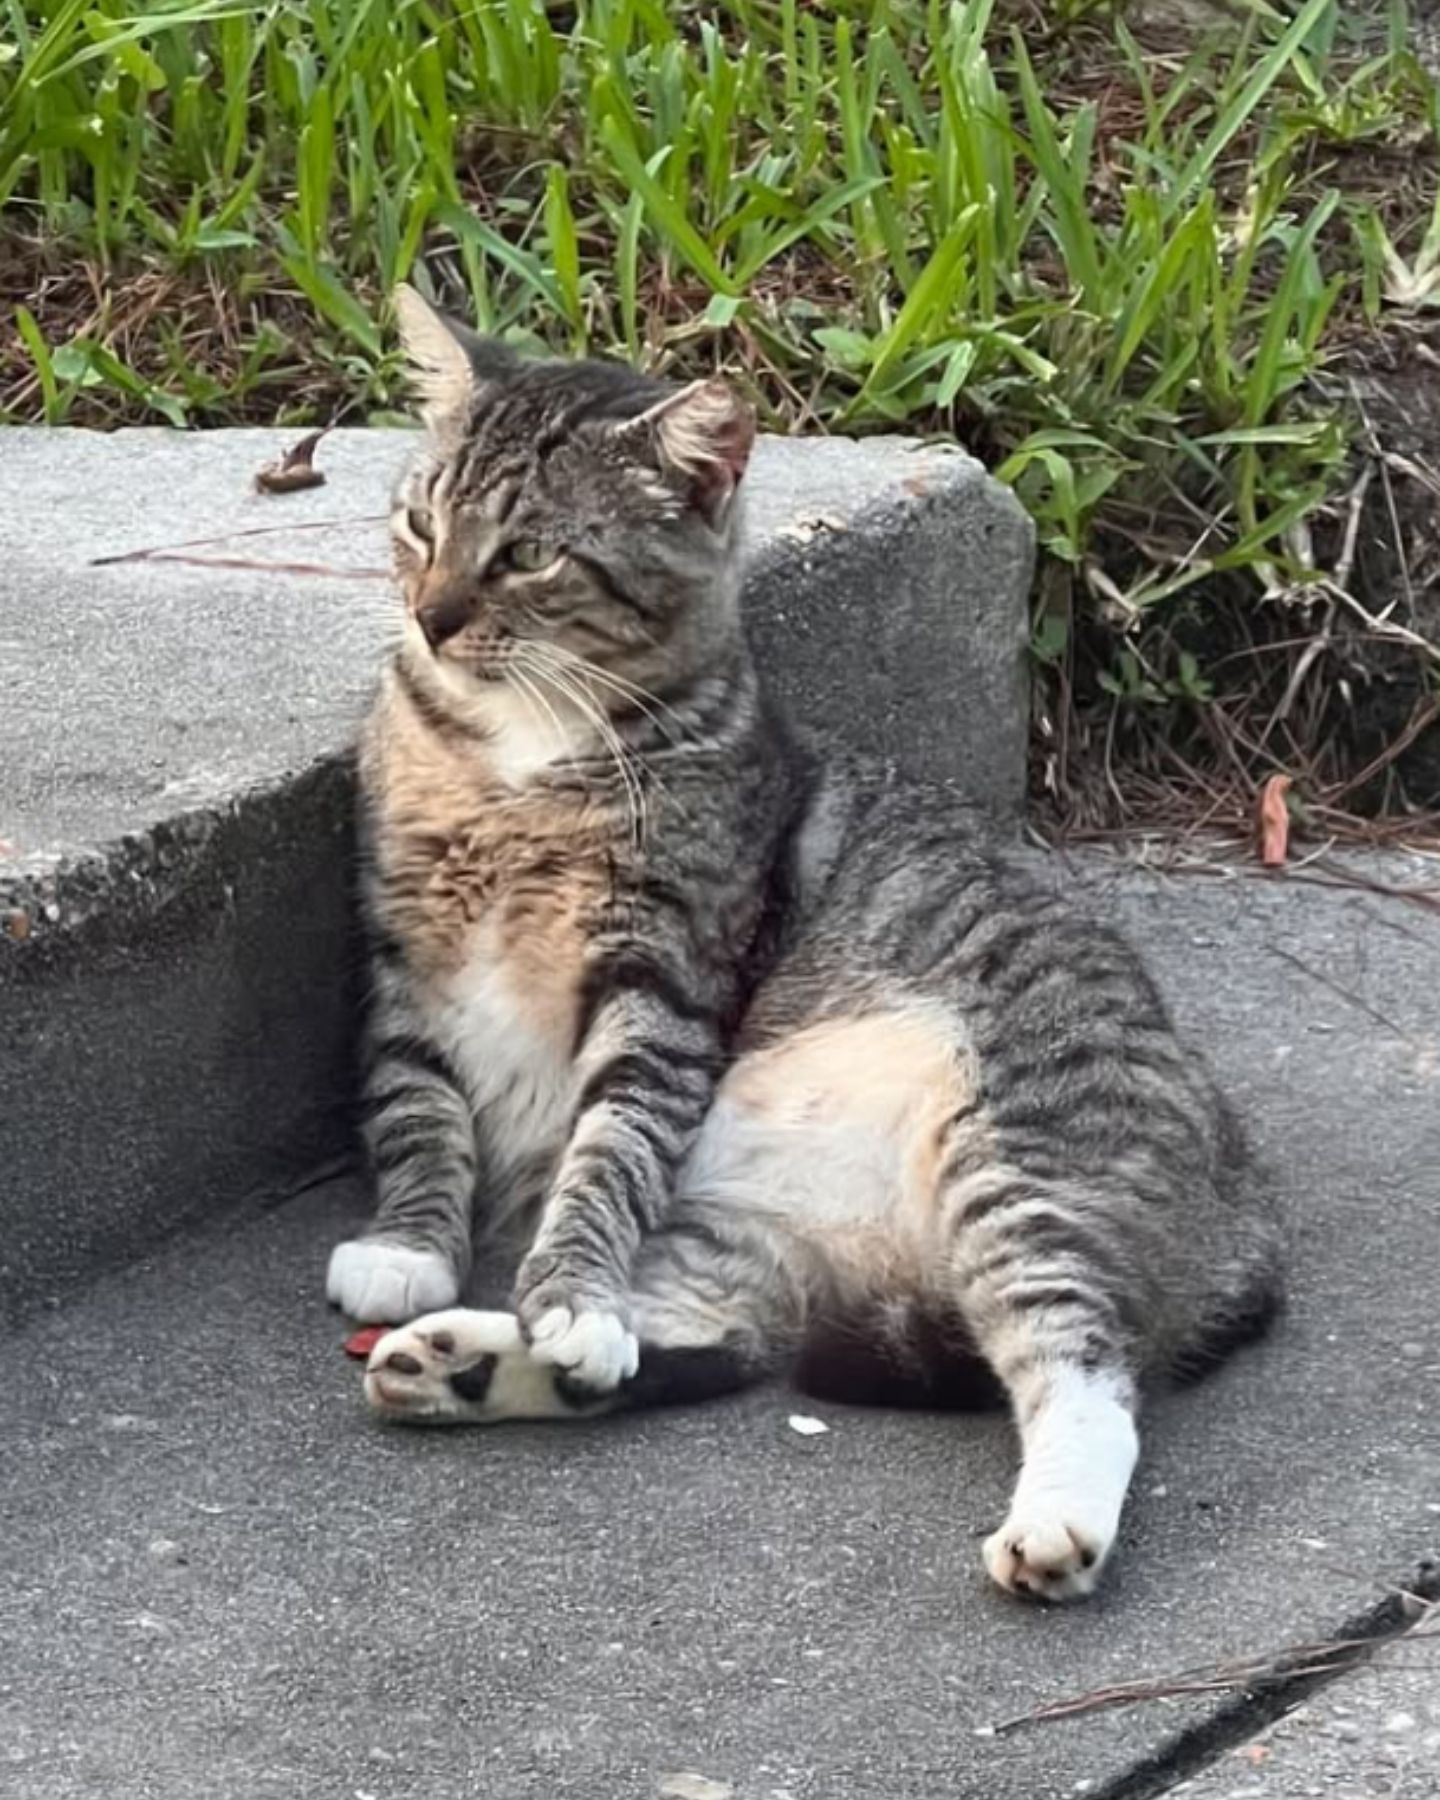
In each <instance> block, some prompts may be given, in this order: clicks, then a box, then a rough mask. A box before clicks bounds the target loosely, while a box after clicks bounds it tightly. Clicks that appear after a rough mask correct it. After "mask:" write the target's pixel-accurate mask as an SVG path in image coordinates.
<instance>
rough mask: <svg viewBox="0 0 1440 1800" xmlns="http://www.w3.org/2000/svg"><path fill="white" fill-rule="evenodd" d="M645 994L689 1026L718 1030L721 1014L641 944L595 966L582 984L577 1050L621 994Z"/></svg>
mask: <svg viewBox="0 0 1440 1800" xmlns="http://www.w3.org/2000/svg"><path fill="white" fill-rule="evenodd" d="M622 993H631V994H643V995H646V996H648V997H649V998H650V999H653V1000H657V1001H659V1003H660V1004H661V1005H662V1006H663V1007H664V1008H665V1009H666V1011H667V1012H669V1013H670V1014H672V1016H673V1017H674V1018H676V1019H677V1020H679V1021H680V1022H681V1023H682V1024H686V1025H705V1026H708V1027H710V1028H712V1029H713V1028H714V1026H715V1024H716V1022H717V1019H718V1010H717V1008H716V1007H715V1006H713V1005H712V1004H710V1003H709V1002H707V1001H705V1000H702V999H700V998H699V997H698V996H697V995H694V994H691V993H689V992H687V990H686V989H685V988H684V987H683V986H682V985H681V983H680V982H679V980H678V979H677V978H676V976H675V975H674V974H673V973H672V972H671V971H670V970H669V969H668V968H667V967H666V966H665V964H664V963H663V962H662V961H661V960H660V958H659V957H657V956H655V955H653V954H652V953H651V952H650V951H649V950H646V949H645V948H644V947H642V946H641V945H639V944H630V945H627V946H626V947H625V948H624V949H622V950H617V951H613V952H612V953H611V954H610V955H609V956H606V957H605V958H603V959H602V960H601V961H599V962H597V963H595V964H594V965H592V967H591V968H590V969H589V970H588V971H587V973H586V975H585V979H584V981H583V982H582V984H581V991H580V1008H579V1021H578V1023H577V1025H576V1028H575V1037H576V1047H577V1048H578V1047H579V1046H580V1045H581V1044H583V1043H584V1041H585V1039H586V1038H587V1037H588V1036H589V1034H590V1031H591V1028H592V1027H593V1025H594V1023H595V1019H596V1017H597V1015H598V1014H599V1012H600V1010H601V1009H602V1007H604V1006H606V1005H607V1004H608V1003H609V1002H610V1001H611V1000H612V999H613V998H614V997H615V995H617V994H622Z"/></svg>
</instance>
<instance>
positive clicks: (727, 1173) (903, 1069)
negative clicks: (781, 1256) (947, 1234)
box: [679, 1004, 974, 1274]
mask: <svg viewBox="0 0 1440 1800" xmlns="http://www.w3.org/2000/svg"><path fill="white" fill-rule="evenodd" d="M973 1091H974V1075H973V1070H972V1069H971V1067H970V1066H969V1058H968V1056H967V1055H966V1053H965V1052H964V1050H963V1048H962V1047H960V1046H958V1045H957V1042H956V1026H955V1021H954V1019H953V1017H952V1016H951V1015H949V1014H948V1013H947V1012H945V1011H944V1009H942V1008H940V1007H929V1006H925V1005H923V1004H921V1005H910V1006H902V1007H896V1008H893V1009H890V1010H887V1011H885V1012H879V1013H871V1014H868V1015H866V1016H863V1017H859V1018H850V1019H835V1020H827V1021H825V1022H823V1023H820V1024H816V1025H811V1026H808V1027H806V1028H805V1029H803V1030H801V1031H798V1032H796V1033H794V1034H793V1035H792V1036H790V1037H786V1038H783V1039H781V1040H780V1041H779V1042H777V1043H774V1044H771V1045H768V1046H766V1047H764V1048H762V1049H759V1050H753V1051H750V1052H748V1053H747V1054H746V1055H744V1056H742V1057H741V1058H740V1060H739V1061H738V1062H737V1063H736V1064H735V1065H734V1067H733V1068H732V1069H731V1070H730V1071H729V1072H728V1074H727V1075H726V1076H725V1078H724V1080H723V1081H722V1082H721V1084H720V1088H719V1091H718V1093H717V1096H716V1099H715V1104H714V1106H713V1107H712V1108H711V1111H710V1114H709V1117H708V1118H707V1120H706V1122H705V1125H704V1126H703V1127H702V1129H701V1133H700V1138H699V1141H698V1143H697V1144H696V1146H695V1149H694V1150H693V1151H692V1153H691V1155H690V1157H689V1159H688V1160H687V1162H686V1164H685V1167H684V1169H683V1170H682V1172H681V1175H680V1180H679V1192H680V1196H681V1198H682V1199H694V1200H700V1201H705V1202H709V1203H713V1204H718V1205H720V1206H724V1207H727V1208H735V1209H738V1210H745V1211H753V1212H757V1213H761V1214H764V1215H766V1216H768V1217H770V1218H772V1219H775V1220H776V1221H777V1222H779V1223H783V1225H784V1226H785V1228H786V1229H788V1230H789V1231H792V1232H793V1233H794V1234H795V1235H796V1236H798V1237H801V1238H805V1239H807V1240H809V1241H811V1242H815V1243H817V1244H822V1243H823V1244H824V1245H825V1247H826V1250H827V1252H828V1254H829V1255H830V1257H831V1258H832V1259H833V1258H834V1257H836V1256H837V1255H839V1256H841V1257H843V1252H844V1247H845V1243H846V1241H847V1239H849V1238H851V1237H857V1238H859V1239H863V1240H865V1243H864V1248H863V1252H862V1246H861V1244H860V1243H859V1242H857V1243H856V1246H855V1247H856V1250H857V1253H863V1254H864V1255H865V1256H866V1257H867V1258H871V1257H873V1253H874V1242H873V1239H874V1236H875V1235H876V1233H877V1231H878V1233H879V1234H880V1235H882V1236H883V1237H885V1238H886V1239H888V1240H889V1241H890V1244H891V1247H892V1250H894V1251H896V1252H902V1253H903V1252H904V1251H905V1250H907V1249H913V1250H916V1251H918V1250H920V1249H921V1248H922V1246H923V1245H924V1243H925V1242H926V1240H927V1238H928V1237H929V1235H930V1232H931V1229H932V1227H933V1224H934V1222H935V1204H934V1202H935V1186H936V1177H937V1175H938V1173H939V1165H940V1155H941V1149H942V1144H943V1140H944V1133H945V1129H946V1126H947V1125H948V1123H949V1122H950V1120H951V1119H953V1117H954V1114H955V1112H956V1110H957V1108H959V1107H960V1106H962V1105H963V1104H964V1103H965V1101H966V1100H967V1098H968V1097H969V1096H970V1095H971V1094H972V1093H973ZM874 1272H875V1271H874V1270H873V1266H872V1269H871V1273H872V1274H873V1273H874Z"/></svg>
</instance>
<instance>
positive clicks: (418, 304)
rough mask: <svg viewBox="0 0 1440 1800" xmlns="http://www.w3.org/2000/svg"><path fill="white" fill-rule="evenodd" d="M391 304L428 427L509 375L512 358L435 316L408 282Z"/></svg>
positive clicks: (466, 329) (442, 316)
mask: <svg viewBox="0 0 1440 1800" xmlns="http://www.w3.org/2000/svg"><path fill="white" fill-rule="evenodd" d="M394 301H395V317H396V319H397V320H398V322H399V325H400V341H401V343H402V344H403V345H404V346H405V354H406V356H408V357H409V359H410V378H411V380H412V381H413V383H414V385H415V388H416V391H417V392H418V393H419V395H420V398H421V400H422V402H423V403H424V411H425V416H426V418H427V419H428V420H429V421H430V423H432V424H434V423H435V422H436V421H437V420H441V419H445V418H448V417H450V416H452V415H453V414H455V413H458V412H460V411H461V410H462V409H464V408H466V407H468V406H469V405H470V403H471V402H472V401H473V400H475V399H476V398H477V397H478V396H479V395H480V394H482V393H483V392H484V391H485V390H486V389H487V388H489V387H492V386H495V385H497V384H498V383H500V382H503V381H504V380H505V379H506V378H507V376H509V375H510V374H511V372H512V371H513V369H514V367H515V357H514V355H513V354H512V352H511V351H509V350H507V349H506V347H505V346H504V345H503V344H497V343H495V342H494V341H493V340H492V339H490V338H482V337H479V336H477V334H476V333H475V332H473V331H471V330H470V329H469V327H468V326H465V325H462V324H460V322H459V321H458V320H457V319H451V318H448V317H447V316H446V315H445V314H444V313H442V312H438V311H437V310H436V309H435V307H433V306H432V305H431V304H430V302H429V301H428V300H426V299H425V298H424V297H423V295H421V294H419V293H417V292H416V290H415V289H414V288H413V287H411V286H410V285H409V283H408V282H403V281H402V282H401V283H400V285H399V286H398V287H397V288H396V289H395V295H394Z"/></svg>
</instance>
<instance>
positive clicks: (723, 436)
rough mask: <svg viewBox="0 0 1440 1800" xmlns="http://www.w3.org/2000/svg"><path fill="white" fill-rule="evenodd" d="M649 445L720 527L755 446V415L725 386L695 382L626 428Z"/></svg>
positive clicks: (663, 467) (665, 471) (663, 468)
mask: <svg viewBox="0 0 1440 1800" xmlns="http://www.w3.org/2000/svg"><path fill="white" fill-rule="evenodd" d="M623 429H624V431H625V433H626V434H627V436H630V437H632V439H633V438H640V439H642V440H643V441H645V442H647V443H648V444H649V446H650V448H651V450H652V452H653V455H654V458H655V460H656V462H657V463H658V464H659V466H660V469H661V472H662V473H663V474H665V475H668V476H670V477H671V478H673V479H678V480H679V481H680V482H682V483H683V484H684V486H685V488H686V490H687V492H688V494H689V496H690V499H691V501H692V503H693V504H694V505H695V506H697V507H698V508H699V509H700V511H701V512H703V513H704V515H705V517H706V518H707V519H708V520H709V521H710V523H711V524H712V525H716V524H719V522H720V520H721V519H722V517H723V516H724V514H725V512H726V510H727V509H728V507H729V505H730V502H731V500H733V498H734V496H735V490H736V488H738V487H739V485H740V480H741V477H742V476H743V475H744V473H745V469H746V465H747V464H748V463H749V461H750V452H751V450H752V449H753V448H754V445H755V415H754V413H753V412H751V410H750V408H749V407H748V406H747V405H746V404H745V402H744V401H743V400H742V399H741V398H740V396H739V395H738V394H736V393H734V392H733V391H732V390H731V389H730V388H729V387H727V386H726V385H725V383H724V382H723V381H713V380H712V381H693V382H691V384H690V386H689V387H684V388H681V389H680V391H679V392H678V393H675V394H668V395H667V396H666V397H665V399H663V400H661V401H660V402H659V404H658V405H656V406H652V407H650V408H649V410H648V411H646V412H643V413H641V414H640V416H639V417H638V418H636V419H631V420H628V421H627V423H626V424H625V426H624V427H623Z"/></svg>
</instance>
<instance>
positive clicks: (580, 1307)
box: [530, 1303, 640, 1394]
mask: <svg viewBox="0 0 1440 1800" xmlns="http://www.w3.org/2000/svg"><path fill="white" fill-rule="evenodd" d="M530 1354H531V1356H532V1357H534V1359H535V1361H536V1362H538V1363H548V1364H550V1365H551V1366H552V1367H553V1368H554V1369H556V1370H558V1371H559V1372H560V1373H561V1374H562V1375H564V1376H566V1377H567V1378H568V1380H569V1381H570V1382H571V1383H573V1384H574V1386H576V1387H578V1388H580V1389H582V1390H585V1391H588V1392H590V1393H594V1394H609V1393H613V1392H614V1390H615V1389H616V1388H617V1387H619V1386H620V1384H621V1382H622V1381H628V1380H629V1379H630V1377H631V1376H632V1375H633V1374H634V1373H635V1371H636V1370H637V1369H638V1368H639V1367H640V1344H639V1340H638V1339H637V1338H636V1336H635V1333H634V1332H633V1331H631V1329H630V1327H629V1326H628V1325H627V1324H626V1323H625V1321H624V1320H623V1319H622V1318H621V1317H620V1315H619V1313H617V1312H611V1311H610V1310H608V1308H603V1307H598V1306H586V1305H584V1304H583V1303H581V1304H577V1305H575V1306H563V1305H562V1306H549V1307H546V1309H545V1310H544V1311H543V1312H542V1313H541V1314H540V1316H539V1317H538V1318H537V1319H536V1320H535V1323H534V1324H533V1325H532V1326H531V1328H530Z"/></svg>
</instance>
